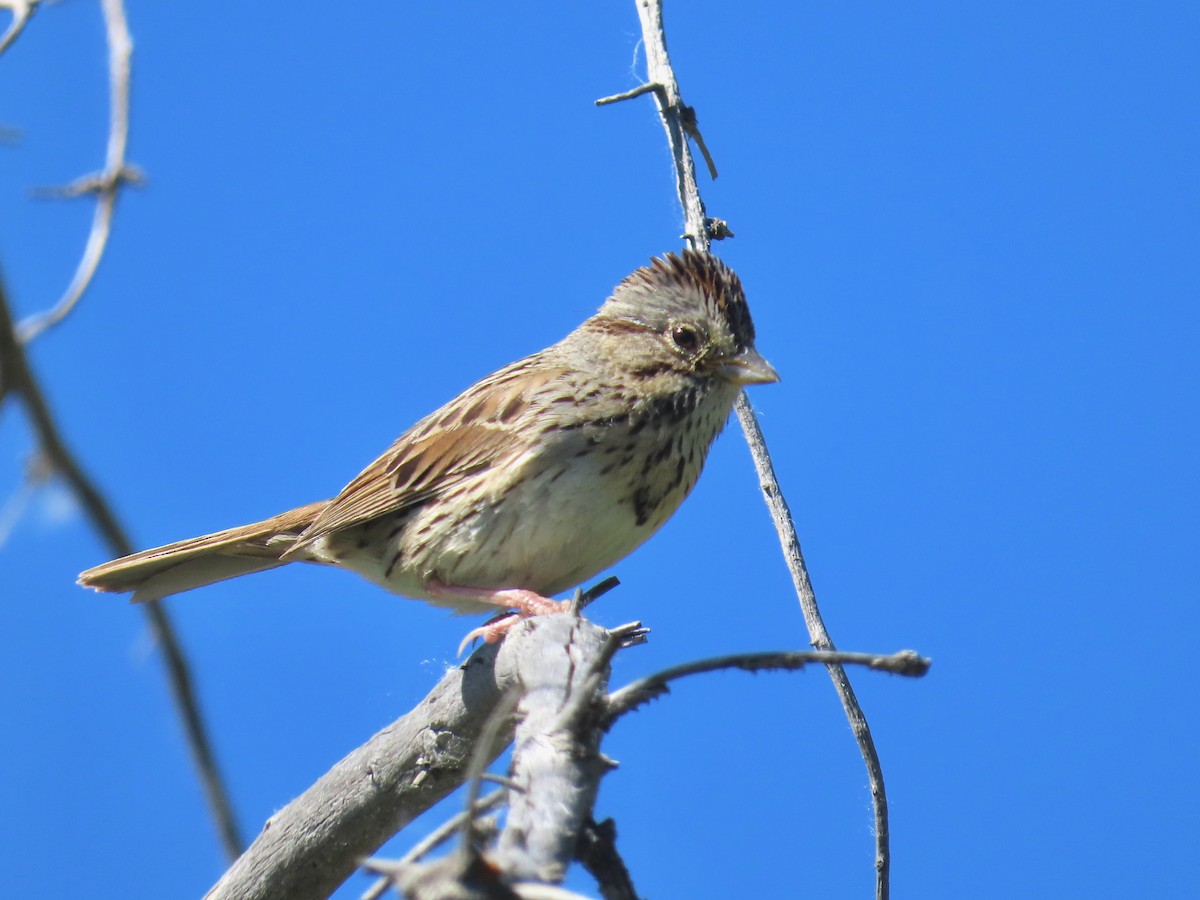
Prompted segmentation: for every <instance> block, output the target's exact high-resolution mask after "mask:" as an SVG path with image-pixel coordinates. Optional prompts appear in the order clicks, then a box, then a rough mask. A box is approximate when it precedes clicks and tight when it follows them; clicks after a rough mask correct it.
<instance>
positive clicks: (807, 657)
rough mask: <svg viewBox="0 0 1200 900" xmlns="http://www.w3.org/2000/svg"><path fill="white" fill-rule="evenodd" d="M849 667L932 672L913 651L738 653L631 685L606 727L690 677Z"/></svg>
mask: <svg viewBox="0 0 1200 900" xmlns="http://www.w3.org/2000/svg"><path fill="white" fill-rule="evenodd" d="M835 663H836V664H843V663H844V664H848V665H854V666H866V667H867V668H868V669H876V670H877V671H880V672H890V673H891V674H893V675H904V676H907V677H909V678H920V677H921V676H922V675H924V674H925V673H926V672H928V671H929V666H930V665H931V664H932V663H931V662H930V660H928V659H926V658H925V657H923V656H920V655H918V654H917V653H916V652H915V651H913V650H901V651H900V652H899V653H893V654H891V655H882V654H878V653H843V652H841V651H832V650H785V651H779V652H776V653H735V654H731V655H729V656H716V657H713V658H711V659H699V660H696V661H694V662H689V663H683V664H682V665H678V666H672V667H671V668H669V669H663V670H662V671H661V672H656V673H654V674H653V675H647V676H646V677H645V678H639V679H638V680H637V681H634V682H632V683H631V684H627V685H626V686H625V687H623V688H621V689H620V690H619V691H614V692H613V693H612V694H610V695H609V697H608V704H607V705H608V713H607V715H606V716H605V720H604V721H605V727H606V728H608V727H611V726H612V724H613V723H614V722H615V721H616V720H617V719H618V718H620V717H621V716H623V715H625V714H626V713H628V712H632V711H633V710H635V709H637V708H638V707H639V706H641V705H643V704H645V703H648V702H650V701H651V700H653V699H654V698H655V697H660V696H662V695H663V694H665V693H666V692H667V685H668V684H670V683H671V682H672V681H677V680H678V679H680V678H686V677H687V676H688V675H700V674H703V673H704V672H715V671H717V670H719V669H741V670H742V671H744V672H762V671H770V670H776V669H778V670H783V671H795V670H796V669H803V668H804V667H805V666H809V665H814V664H816V665H824V666H829V665H832V664H835Z"/></svg>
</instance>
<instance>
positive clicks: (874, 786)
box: [605, 0, 891, 900]
mask: <svg viewBox="0 0 1200 900" xmlns="http://www.w3.org/2000/svg"><path fill="white" fill-rule="evenodd" d="M636 6H637V11H638V17H639V18H640V20H641V24H642V40H643V43H644V45H645V47H646V70H647V71H646V82H647V85H649V87H648V88H647V89H646V90H639V89H635V91H630V92H626V95H625V96H618V97H616V98H605V99H606V100H608V99H613V100H615V99H627V97H629V96H637V95H638V94H640V93H646V92H648V91H652V92H653V94H654V98H655V101H656V103H657V104H658V111H659V115H660V117H661V118H662V122H663V127H664V128H665V129H666V132H667V143H668V145H669V146H670V148H671V156H672V158H673V159H674V161H675V176H676V190H677V191H678V194H679V202H680V205H681V206H682V207H683V217H684V235H683V236H684V238H685V239H686V240H687V241H688V243H689V244H690V245H691V246H692V247H694V248H697V249H702V250H707V249H708V247H709V241H710V240H712V239H713V238H716V237H718V236H720V235H722V234H723V233H727V232H728V226H727V225H726V224H725V223H724V222H721V223H720V225H719V226H717V227H714V226H715V225H716V220H711V219H709V218H707V216H706V215H705V211H704V203H703V201H702V200H701V199H700V189H699V187H698V186H697V183H696V167H695V164H694V163H693V161H692V154H691V149H690V148H689V147H688V143H687V140H686V136H692V137H693V139H694V140H696V143H697V146H699V147H701V149H702V152H703V153H704V155H705V158H706V159H707V158H708V152H707V150H705V149H704V148H703V142H702V141H701V140H699V139H698V138H697V137H696V135H697V134H698V129H697V126H696V118H695V113H694V111H693V110H692V109H691V107H688V106H686V105H684V103H683V101H682V99H681V95H680V91H679V85H678V83H677V81H676V79H675V72H674V70H673V68H672V67H671V60H670V57H669V56H668V55H667V37H666V31H665V29H664V26H663V18H662V0H637V2H636ZM736 409H737V415H738V421H739V422H740V423H741V426H742V431H743V432H744V433H745V435H746V441H747V443H748V444H749V446H750V453H751V456H753V458H754V466H755V469H756V470H757V472H758V477H759V484H760V487H761V488H762V492H763V496H764V497H765V499H766V502H767V506H768V508H769V509H770V511H771V517H772V519H773V520H774V522H775V529H776V531H777V532H778V534H779V541H780V543H781V544H782V545H783V551H784V558H785V560H786V562H787V566H788V570H789V571H790V572H791V575H792V582H793V584H794V585H795V588H796V593H797V595H798V597H799V599H800V607H801V609H802V610H803V613H804V621H805V625H806V626H807V628H808V633H809V638H810V640H811V642H812V645H813V646H814V647H815V648H816V649H818V650H828V651H833V650H836V649H837V648H836V647H835V646H834V643H833V640H832V638H830V636H829V632H828V631H827V630H826V628H825V623H824V621H823V620H822V618H821V613H820V610H819V609H818V607H817V602H816V596H815V594H814V593H813V589H812V583H811V581H810V580H809V577H808V569H807V567H806V566H805V564H804V556H803V554H802V553H801V551H800V539H799V537H798V536H797V534H796V526H795V523H794V522H793V521H792V516H791V513H790V512H789V510H788V507H787V503H786V502H785V501H784V499H783V493H782V491H781V490H780V487H779V480H778V478H776V476H775V467H774V465H773V464H772V462H771V457H770V454H769V453H768V452H767V446H766V442H765V441H764V440H763V436H762V429H761V428H760V427H759V424H758V419H757V417H756V416H755V414H754V409H753V407H751V405H750V401H749V400H747V399H746V395H745V394H744V393H743V394H741V395H740V396H739V397H738V401H737V405H736ZM826 668H827V669H828V670H829V674H830V677H831V678H832V679H833V683H834V689H835V690H836V691H837V694H838V697H839V698H840V699H841V702H842V706H843V708H844V709H845V711H846V718H847V719H848V720H849V722H850V727H851V730H852V731H853V733H854V738H855V740H856V741H857V742H858V748H859V752H860V753H861V754H862V757H863V762H864V763H865V765H866V768H867V778H868V780H869V782H870V785H871V800H872V805H873V807H874V810H875V872H876V879H875V897H876V900H887V898H888V896H889V893H890V881H889V869H890V866H891V851H890V849H889V834H888V808H887V795H886V792H885V789H884V783H883V768H882V766H881V765H880V762H879V754H878V753H877V752H876V750H875V742H874V740H873V739H872V737H871V731H870V728H869V727H868V725H867V720H866V717H865V716H864V715H863V711H862V707H861V706H860V705H859V703H858V698H857V697H856V696H855V694H854V689H853V688H852V687H851V685H850V679H849V678H848V677H847V675H846V671H845V669H844V668H843V667H842V665H841V664H840V663H838V662H829V663H826Z"/></svg>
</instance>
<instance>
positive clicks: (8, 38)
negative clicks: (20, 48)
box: [0, 0, 42, 54]
mask: <svg viewBox="0 0 1200 900" xmlns="http://www.w3.org/2000/svg"><path fill="white" fill-rule="evenodd" d="M41 2H42V0H0V9H7V10H8V11H9V12H10V13H12V21H11V22H9V23H8V28H7V29H5V31H4V34H3V36H0V54H3V53H4V51H5V50H7V49H8V48H9V47H10V46H12V42H13V41H15V40H16V39H17V38H18V37H19V36H20V34H21V32H22V31H24V30H25V26H26V25H28V24H29V20H30V19H32V18H33V14H34V13H35V12H37V8H38V6H39V5H40V4H41Z"/></svg>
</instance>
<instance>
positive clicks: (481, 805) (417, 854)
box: [361, 791, 507, 900]
mask: <svg viewBox="0 0 1200 900" xmlns="http://www.w3.org/2000/svg"><path fill="white" fill-rule="evenodd" d="M506 796H507V794H506V793H505V792H504V791H493V792H492V793H490V794H488V795H487V796H486V797H481V798H480V799H478V800H476V801H475V806H474V807H472V808H471V809H470V810H466V809H464V810H461V811H459V812H457V813H455V814H454V815H453V816H451V817H450V818H449V819H447V820H446V821H445V822H443V823H442V824H441V825H439V826H438V827H437V828H435V829H434V830H433V831H431V832H429V834H427V835H425V837H423V838H421V840H419V841H417V843H416V844H414V845H413V847H412V849H411V850H409V851H408V852H407V853H405V854H404V856H402V857H400V859H398V860H395V861H384V860H378V859H368V860H365V861H364V862H363V868H365V869H368V870H369V871H372V872H375V871H379V869H380V867H381V866H387V867H388V870H389V871H394V870H398V869H400V868H402V867H403V866H409V865H412V864H413V863H415V862H418V861H420V859H421V857H423V856H426V855H427V854H429V853H431V852H432V851H434V850H436V849H437V848H438V847H439V846H440V845H441V844H442V843H444V842H445V841H448V840H449V839H450V838H452V837H454V834H455V832H457V831H458V829H459V828H460V827H461V826H462V824H463V823H464V822H465V821H467V817H468V816H469V817H471V818H474V817H475V816H477V815H479V814H480V813H482V812H486V811H487V810H489V809H491V808H492V807H493V806H496V805H497V804H499V803H500V802H502V801H503V800H504V798H505V797H506ZM391 883H392V879H391V877H390V875H384V876H383V877H381V878H380V879H379V880H378V881H376V882H375V883H374V884H373V885H371V887H370V888H368V889H367V890H366V891H364V892H363V895H362V898H361V900H379V898H380V897H382V896H383V893H384V891H386V890H387V889H388V887H389V886H390V885H391Z"/></svg>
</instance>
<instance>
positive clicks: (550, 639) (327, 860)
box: [207, 615, 621, 900]
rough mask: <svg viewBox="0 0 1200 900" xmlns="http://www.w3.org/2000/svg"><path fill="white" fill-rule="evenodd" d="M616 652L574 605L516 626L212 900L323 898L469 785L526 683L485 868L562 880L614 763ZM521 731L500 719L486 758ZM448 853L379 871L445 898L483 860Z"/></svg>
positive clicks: (349, 760)
mask: <svg viewBox="0 0 1200 900" xmlns="http://www.w3.org/2000/svg"><path fill="white" fill-rule="evenodd" d="M620 636H621V635H620V633H619V632H618V633H617V639H619V638H620ZM614 649H615V646H614V644H613V643H612V640H611V639H610V636H609V632H606V631H605V630H604V629H602V628H600V627H598V626H596V625H592V624H591V623H589V622H587V621H586V620H584V619H581V618H577V617H575V616H572V615H556V616H539V617H537V618H534V619H529V620H526V621H525V622H522V623H520V624H519V625H517V626H516V627H514V628H513V629H512V631H511V632H510V633H509V635H508V636H507V637H506V638H505V639H504V641H503V643H502V644H500V645H499V647H498V648H497V646H496V645H488V646H485V647H483V648H481V649H480V650H478V651H476V653H474V654H473V655H472V656H471V658H470V659H468V660H467V662H466V663H465V664H463V665H462V666H459V667H455V668H454V669H451V670H450V671H448V672H447V673H446V675H445V676H444V677H443V678H442V680H441V681H440V682H439V683H438V685H437V686H436V687H435V688H434V689H433V691H432V692H430V694H429V695H428V696H427V697H426V698H425V699H424V700H422V701H421V702H420V703H419V704H418V705H417V706H416V707H415V708H414V709H413V710H412V711H411V712H409V713H408V714H406V715H404V716H402V717H401V718H400V719H398V720H397V721H396V722H394V723H393V724H392V725H389V726H388V727H387V728H385V729H383V730H382V731H381V732H379V733H378V734H376V735H375V736H374V737H372V738H371V739H370V740H369V741H367V743H365V744H364V745H363V746H361V747H359V748H358V749H357V750H355V751H353V752H352V753H350V754H349V755H348V756H346V757H345V758H344V759H343V760H342V761H341V762H339V763H338V764H337V765H335V766H334V767H333V768H332V769H331V770H330V771H329V772H328V773H327V774H326V775H324V776H323V777H322V778H321V779H320V780H318V781H317V782H316V784H314V785H313V786H312V787H311V788H309V789H308V790H307V791H305V792H304V794H302V795H301V796H300V797H298V798H297V799H295V800H293V801H292V802H291V803H289V804H288V805H287V806H286V807H284V809H282V810H281V811H280V812H278V813H277V814H276V815H274V816H272V817H271V818H270V819H269V820H268V821H267V823H266V825H265V826H264V828H263V831H262V833H261V834H260V835H259V836H258V838H256V839H255V841H254V842H253V843H252V844H251V845H250V847H249V849H248V850H247V851H246V852H245V854H243V855H242V857H241V858H240V859H238V860H237V862H235V863H234V865H233V866H232V867H231V868H230V869H229V871H228V872H226V873H225V875H224V877H222V878H221V880H220V881H219V882H218V883H217V884H216V885H215V886H214V887H213V888H212V890H210V891H209V893H208V894H207V898H208V900H233V898H237V900H285V898H286V900H316V898H323V897H327V896H328V895H329V894H331V893H332V892H333V891H334V890H335V889H336V888H337V886H338V885H340V884H341V883H342V882H343V881H344V880H345V879H346V878H347V877H348V876H349V875H350V874H351V873H352V872H353V871H354V869H355V868H356V867H357V866H358V865H359V864H360V863H361V861H362V860H363V858H364V857H366V856H368V855H369V854H370V853H372V852H373V851H375V850H376V849H377V848H378V847H379V846H380V845H382V844H383V843H384V842H385V841H387V840H388V839H390V838H391V837H392V836H393V835H394V834H395V833H396V832H397V831H398V830H400V829H401V828H402V827H404V825H406V824H407V823H408V822H410V821H411V820H412V819H413V818H415V817H416V816H417V815H419V814H420V813H422V812H424V811H425V810H426V809H428V808H429V807H430V806H432V805H433V804H434V803H436V802H437V801H439V800H441V799H442V798H443V797H445V796H446V795H447V794H449V793H450V792H451V791H453V790H454V789H455V788H456V787H458V786H459V785H460V784H462V783H463V781H464V780H465V779H466V778H467V777H468V775H469V774H470V762H471V754H472V748H473V747H474V745H475V743H476V742H477V741H478V740H479V737H480V735H481V733H482V731H483V729H484V728H485V726H486V725H487V723H488V721H489V718H490V717H491V716H492V714H493V712H494V710H495V709H496V707H497V706H498V705H499V704H500V702H501V700H502V698H503V697H504V696H505V694H506V692H507V691H509V690H516V691H518V692H519V693H520V702H519V705H518V716H517V718H518V719H519V720H520V724H519V725H518V726H517V741H516V747H515V750H514V755H513V766H512V773H511V780H512V782H513V783H514V784H515V785H517V788H516V789H515V790H512V789H510V791H509V807H510V811H509V815H508V822H507V826H506V829H505V832H504V833H502V836H501V838H500V841H499V844H498V846H497V848H496V849H495V850H494V851H490V852H489V853H488V854H487V865H486V867H485V869H484V870H480V871H487V872H491V873H493V876H492V877H494V873H500V874H501V875H502V876H503V880H504V881H505V882H509V883H517V882H520V881H521V880H522V879H527V878H538V879H541V880H552V881H553V880H560V879H561V877H562V872H563V871H565V868H566V866H567V864H568V863H569V862H570V860H571V859H572V858H573V856H574V852H575V845H576V842H577V839H578V833H579V831H580V829H581V828H582V825H583V823H584V822H586V821H587V819H588V817H590V815H591V808H592V803H593V801H594V799H595V794H596V789H597V785H598V783H599V779H600V776H601V775H603V773H604V772H605V771H606V770H607V766H606V765H605V764H604V763H603V761H602V758H601V757H600V756H599V751H598V743H599V736H600V732H599V729H598V728H597V721H598V720H597V718H596V716H597V715H598V712H599V711H600V710H601V709H602V705H601V703H600V701H601V700H602V698H603V696H604V689H605V685H606V684H607V678H608V663H609V659H610V658H611V654H612V652H613V650H614ZM512 732H513V728H512V726H511V724H506V725H505V726H504V727H503V728H502V730H501V732H500V736H499V739H498V740H496V741H495V742H494V743H493V745H492V747H491V748H489V750H490V752H489V754H488V755H489V756H490V757H491V758H494V757H495V756H496V755H498V754H499V752H500V750H501V749H503V747H505V746H507V744H508V743H509V741H510V740H511V738H512ZM452 857H453V858H447V859H446V860H438V861H436V862H433V863H416V862H413V863H411V864H408V865H401V866H390V865H389V864H386V863H381V862H375V863H373V868H375V869H376V870H380V869H384V870H386V871H387V874H388V876H389V878H393V879H394V880H396V881H397V883H401V884H403V885H405V886H406V887H405V889H406V890H412V891H415V895H420V896H424V895H426V894H429V895H436V892H437V890H440V888H438V887H437V885H449V884H450V883H453V882H456V881H462V880H464V879H468V878H469V876H470V873H471V872H473V871H476V870H477V868H478V866H479V861H478V860H477V859H475V858H470V859H465V860H464V859H462V858H461V857H460V856H459V855H456V854H452ZM447 889H448V888H447ZM422 891H424V892H426V894H423V893H422Z"/></svg>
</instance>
